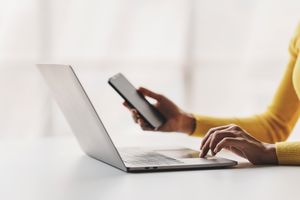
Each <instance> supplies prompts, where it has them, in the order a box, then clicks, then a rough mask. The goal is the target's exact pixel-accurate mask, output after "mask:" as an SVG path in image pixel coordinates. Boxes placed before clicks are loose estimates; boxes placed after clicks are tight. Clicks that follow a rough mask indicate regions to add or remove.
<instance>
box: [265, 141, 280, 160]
mask: <svg viewBox="0 0 300 200" xmlns="http://www.w3.org/2000/svg"><path fill="white" fill-rule="evenodd" d="M265 148H266V158H265V160H266V164H272V165H277V164H278V158H277V154H276V147H275V144H265Z"/></svg>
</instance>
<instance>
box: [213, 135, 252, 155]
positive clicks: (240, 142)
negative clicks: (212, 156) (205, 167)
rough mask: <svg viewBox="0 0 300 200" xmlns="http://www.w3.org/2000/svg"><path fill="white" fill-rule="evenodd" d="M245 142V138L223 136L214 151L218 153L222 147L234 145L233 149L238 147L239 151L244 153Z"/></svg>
mask: <svg viewBox="0 0 300 200" xmlns="http://www.w3.org/2000/svg"><path fill="white" fill-rule="evenodd" d="M246 144H247V140H246V139H244V138H224V139H223V140H221V142H219V143H218V144H217V146H216V148H215V152H216V153H218V152H219V151H221V150H222V149H223V148H225V147H227V148H230V147H234V148H235V149H238V150H239V151H240V152H241V153H243V154H244V152H243V149H244V148H245V145H246Z"/></svg>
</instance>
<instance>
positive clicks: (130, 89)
mask: <svg viewBox="0 0 300 200" xmlns="http://www.w3.org/2000/svg"><path fill="white" fill-rule="evenodd" d="M108 83H109V85H111V86H112V87H113V88H114V89H115V90H116V92H117V93H118V94H119V95H120V96H121V97H122V98H123V99H124V100H125V101H126V102H127V103H128V104H129V105H130V106H131V107H133V108H135V109H136V110H137V111H138V112H139V114H140V115H141V117H142V118H143V119H144V120H145V121H146V122H148V124H149V125H150V126H152V128H154V129H156V128H158V127H160V126H161V125H162V124H163V123H164V122H165V118H164V116H163V115H162V114H161V113H160V112H159V111H158V110H157V109H156V108H155V107H154V106H153V105H152V104H151V103H149V102H148V101H147V99H146V98H145V97H144V96H143V95H142V94H140V93H139V92H138V91H137V89H136V88H135V87H134V86H133V85H132V84H131V83H130V82H129V81H128V80H127V79H126V77H125V76H124V75H123V74H121V73H118V74H116V75H114V76H113V77H111V78H109V80H108Z"/></svg>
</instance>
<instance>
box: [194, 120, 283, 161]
mask: <svg viewBox="0 0 300 200" xmlns="http://www.w3.org/2000/svg"><path fill="white" fill-rule="evenodd" d="M223 148H225V149H228V150H230V151H232V152H233V153H235V154H237V155H239V156H241V157H244V158H246V159H248V160H249V161H250V162H251V163H252V164H255V165H261V164H277V163H278V160H277V156H276V150H275V146H274V145H273V144H266V143H262V142H260V141H258V140H256V139H255V138H253V137H252V136H250V135H249V134H248V133H247V132H246V131H245V130H243V129H242V128H240V127H239V126H236V125H227V126H220V127H216V128H212V129H210V130H209V131H208V132H207V134H206V135H205V137H204V138H203V140H202V144H201V148H200V149H201V153H200V157H202V158H203V157H205V156H206V154H207V153H208V151H209V150H211V152H212V155H216V154H217V153H218V152H219V151H221V150H222V149H223Z"/></svg>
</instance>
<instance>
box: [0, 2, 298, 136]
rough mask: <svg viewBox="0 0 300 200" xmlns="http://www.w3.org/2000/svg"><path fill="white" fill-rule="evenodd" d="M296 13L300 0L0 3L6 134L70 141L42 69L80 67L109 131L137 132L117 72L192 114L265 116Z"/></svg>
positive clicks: (2, 130)
mask: <svg viewBox="0 0 300 200" xmlns="http://www.w3.org/2000/svg"><path fill="white" fill-rule="evenodd" d="M299 10H300V1H299V0H285V1H282V0H251V1H249V0H227V1H216V0H143V1H141V0H109V1H107V0H90V1H80V0H64V1H61V0H22V1H18V0H0V91H1V93H0V138H4V137H26V138H38V137H51V136H66V135H71V131H70V128H69V126H68V125H67V123H66V121H65V120H64V118H63V115H62V114H61V112H60V110H59V109H58V107H57V105H56V104H55V102H54V101H53V100H52V98H51V95H50V94H49V91H48V88H47V86H46V85H45V83H44V81H43V79H42V77H41V75H40V74H39V72H38V71H37V69H36V67H35V64H36V63H60V64H70V65H72V66H74V68H75V71H76V72H77V74H78V76H79V78H80V80H81V81H82V83H83V85H84V87H85V89H86V91H87V93H88V94H89V96H90V98H91V99H92V102H93V103H94V105H95V107H96V109H97V111H98V113H99V115H100V117H102V119H103V120H104V123H105V124H106V125H107V127H108V129H110V130H111V133H112V134H113V135H116V134H136V133H137V132H139V131H140V130H139V128H138V127H137V126H135V125H134V124H133V122H132V120H131V118H130V114H129V113H128V112H127V111H126V110H125V109H124V108H123V107H122V105H121V103H122V100H121V98H120V97H119V96H118V95H117V94H116V93H115V92H114V91H113V90H112V89H111V88H110V86H109V85H108V84H107V79H108V78H109V77H110V76H112V75H114V74H115V73H117V72H122V73H124V74H125V75H126V76H127V77H128V79H129V80H130V81H131V82H132V83H133V84H134V85H136V86H145V87H148V88H151V89H153V90H154V91H157V92H160V93H163V94H165V95H166V96H168V97H170V98H171V99H173V100H174V101H175V102H176V103H177V104H178V105H179V106H181V107H182V108H184V109H186V110H187V111H189V112H193V113H199V114H206V115H215V116H247V115H251V114H254V113H259V112H262V111H264V110H265V109H266V107H267V105H268V104H269V103H270V102H271V100H272V97H273V94H274V92H275V90H276V88H277V86H278V83H279V81H280V79H281V77H282V74H283V72H284V70H285V67H286V64H287V62H288V59H289V55H288V45H289V41H290V39H291V37H292V35H293V33H294V30H295V28H296V26H297V24H298V22H299V21H300V14H299ZM294 132H295V134H293V135H292V137H290V139H299V138H300V126H299V125H298V126H297V127H296V129H295V130H294Z"/></svg>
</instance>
